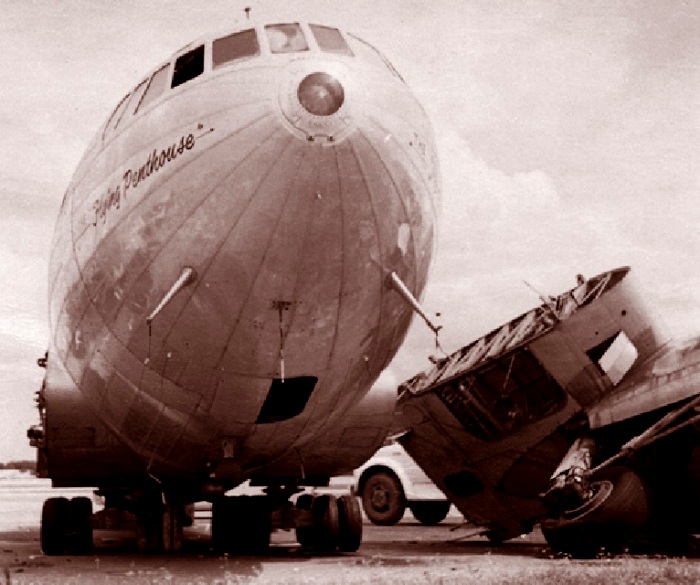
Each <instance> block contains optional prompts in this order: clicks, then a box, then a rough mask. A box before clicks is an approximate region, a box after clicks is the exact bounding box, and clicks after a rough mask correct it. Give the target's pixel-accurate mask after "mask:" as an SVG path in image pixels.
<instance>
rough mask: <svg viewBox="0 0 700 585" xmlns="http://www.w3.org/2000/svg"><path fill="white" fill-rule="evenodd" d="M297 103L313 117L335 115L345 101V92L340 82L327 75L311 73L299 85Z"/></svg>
mask: <svg viewBox="0 0 700 585" xmlns="http://www.w3.org/2000/svg"><path fill="white" fill-rule="evenodd" d="M297 97H298V98H299V103H300V104H301V105H302V106H303V107H304V109H305V110H306V111H307V112H309V113H310V114H313V115H315V116H330V115H332V114H335V113H336V112H337V111H338V110H339V109H340V107H341V106H342V105H343V102H344V101H345V90H344V89H343V86H342V85H341V84H340V82H339V81H338V80H337V79H336V78H335V77H333V76H332V75H329V74H328V73H321V72H316V73H311V74H310V75H307V76H306V77H305V78H304V79H303V80H302V81H301V83H300V84H299V88H298V90H297Z"/></svg>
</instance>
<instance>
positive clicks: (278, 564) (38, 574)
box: [0, 515, 700, 585]
mask: <svg viewBox="0 0 700 585" xmlns="http://www.w3.org/2000/svg"><path fill="white" fill-rule="evenodd" d="M407 516H409V515H407ZM364 533H365V534H364V540H363V544H362V546H361V548H360V550H359V551H358V552H356V553H352V554H339V553H336V554H319V553H314V552H309V551H305V550H303V549H302V548H301V547H299V546H298V545H297V544H296V542H295V540H294V535H293V533H290V532H278V533H275V534H274V535H273V539H272V543H273V544H272V547H271V549H270V552H269V554H268V555H266V556H264V557H252V556H245V557H234V556H228V555H220V554H216V553H214V552H213V551H212V550H211V548H210V546H209V535H208V526H206V525H202V524H199V525H198V526H196V527H195V528H193V529H189V530H188V532H187V540H186V544H185V547H184V550H183V552H182V553H180V554H177V555H161V556H156V555H151V556H148V555H147V556H144V555H139V554H137V553H136V552H135V542H134V538H133V534H130V533H128V532H126V533H124V532H108V531H99V530H98V531H95V549H94V551H93V553H92V554H90V555H86V556H63V557H47V556H44V555H43V554H42V553H41V551H40V547H39V529H38V527H25V528H21V529H18V530H12V531H5V532H1V533H0V551H1V553H0V562H1V564H2V576H0V583H8V584H9V583H12V584H21V583H26V584H29V583H36V584H39V583H62V584H63V583H68V584H102V583H104V584H109V585H111V584H117V583H124V584H136V583H138V584H141V583H143V584H146V583H148V584H151V583H162V584H175V583H178V584H179V583H183V584H184V583H201V584H205V583H217V584H225V583H250V584H251V585H256V584H263V583H265V584H270V583H274V584H277V583H279V584H291V585H296V584H302V583H304V584H306V583H314V584H319V585H321V584H323V585H326V584H329V585H330V584H333V583H338V584H345V585H351V584H370V583H371V584H375V583H388V584H398V583H411V584H413V583H436V584H441V585H446V584H457V583H499V584H500V583H506V584H508V583H512V584H516V583H518V584H520V583H537V584H538V585H546V584H549V583H552V584H554V583H557V584H559V583H565V584H566V583H580V582H585V583H587V584H589V583H614V582H615V581H617V582H618V583H631V582H634V583H664V582H669V583H671V582H672V583H697V582H700V559H668V558H661V557H659V558H654V559H649V558H617V559H600V560H596V561H586V562H575V561H571V560H568V559H556V558H552V556H551V555H550V553H549V550H548V549H547V547H546V545H545V544H544V543H543V541H542V540H541V537H540V536H539V535H538V534H536V533H535V534H533V535H531V536H528V537H526V538H519V539H516V540H514V541H512V542H508V543H505V544H503V545H500V546H493V545H491V544H490V543H489V542H488V541H486V540H485V539H483V538H480V537H471V538H465V537H467V536H468V535H469V534H470V530H469V528H467V527H461V524H460V521H459V518H454V517H449V518H448V519H447V520H446V521H445V522H444V523H442V524H440V525H439V526H432V527H431V526H423V525H421V524H419V523H418V522H416V521H414V520H413V519H412V518H410V516H409V517H407V518H406V519H404V520H403V521H402V522H401V523H399V524H398V525H396V526H393V527H378V526H373V525H372V524H369V523H366V524H365V525H364Z"/></svg>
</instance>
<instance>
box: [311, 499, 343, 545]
mask: <svg viewBox="0 0 700 585" xmlns="http://www.w3.org/2000/svg"><path fill="white" fill-rule="evenodd" d="M311 515H312V516H313V519H314V538H313V547H314V548H316V549H318V550H321V551H327V552H330V551H334V550H335V549H336V548H338V541H339V534H340V521H339V514H338V499H337V498H336V497H335V496H334V495H331V494H322V495H320V496H316V497H315V498H314V501H313V504H312V505H311Z"/></svg>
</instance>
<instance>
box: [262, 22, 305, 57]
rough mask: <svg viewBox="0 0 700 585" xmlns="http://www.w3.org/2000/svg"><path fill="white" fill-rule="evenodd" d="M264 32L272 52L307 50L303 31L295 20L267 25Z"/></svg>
mask: <svg viewBox="0 0 700 585" xmlns="http://www.w3.org/2000/svg"><path fill="white" fill-rule="evenodd" d="M265 33H266V34H267V40H268V42H269V43H270V51H272V52H273V53H298V52H300V51H308V50H309V45H308V43H307V42H306V39H305V38H304V33H303V32H302V30H301V27H300V26H299V24H298V23H296V22H295V23H291V24H270V25H267V26H266V27H265Z"/></svg>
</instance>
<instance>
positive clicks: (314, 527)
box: [211, 494, 362, 555]
mask: <svg viewBox="0 0 700 585" xmlns="http://www.w3.org/2000/svg"><path fill="white" fill-rule="evenodd" d="M287 512H291V513H287ZM292 527H293V528H295V530H296V536H297V540H298V542H299V544H301V545H302V547H304V548H309V549H314V550H317V551H321V552H334V551H340V552H355V551H356V550H357V549H358V548H359V547H360V543H361V542H362V513H361V511H360V506H359V504H358V502H357V499H356V498H355V497H353V496H351V495H344V496H340V497H336V496H334V495H330V494H323V495H316V496H315V495H311V494H302V495H300V496H299V497H298V499H297V502H296V507H295V508H293V507H291V505H289V506H288V507H285V506H283V507H282V508H281V509H277V507H276V506H274V505H273V504H272V499H271V498H269V497H268V496H235V497H224V498H220V499H218V500H216V501H215V502H214V504H213V507H212V525H211V538H212V548H213V549H214V550H215V551H217V552H224V553H234V554H250V555H260V554H265V553H266V552H267V551H268V549H269V546H270V535H271V533H272V530H273V529H276V528H292Z"/></svg>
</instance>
